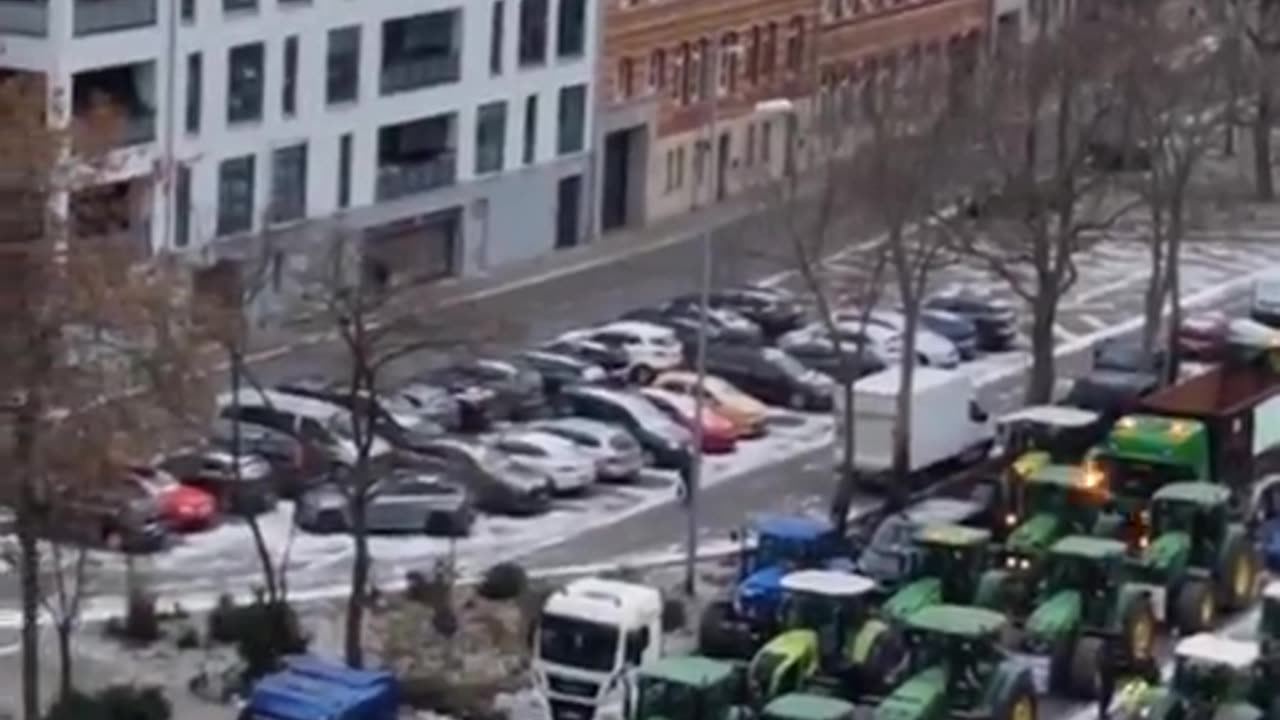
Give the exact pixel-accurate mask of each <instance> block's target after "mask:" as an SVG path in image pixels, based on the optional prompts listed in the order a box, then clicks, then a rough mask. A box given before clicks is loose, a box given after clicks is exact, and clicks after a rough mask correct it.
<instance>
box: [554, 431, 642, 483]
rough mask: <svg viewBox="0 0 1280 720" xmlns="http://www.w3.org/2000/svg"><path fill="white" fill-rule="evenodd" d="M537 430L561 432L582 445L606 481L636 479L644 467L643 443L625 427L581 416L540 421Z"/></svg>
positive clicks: (581, 448) (580, 448) (598, 472)
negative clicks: (641, 444)
mask: <svg viewBox="0 0 1280 720" xmlns="http://www.w3.org/2000/svg"><path fill="white" fill-rule="evenodd" d="M529 427H530V428H532V429H534V430H540V431H542V432H547V433H551V434H552V435H558V436H560V437H562V438H564V439H566V440H568V441H570V442H572V443H574V444H575V445H577V446H578V449H579V450H580V451H581V452H583V453H586V454H587V455H588V456H590V457H591V458H592V459H593V460H595V463H596V477H597V478H599V479H600V480H604V481H613V482H618V481H627V480H635V479H636V478H637V477H639V475H640V471H641V470H643V469H644V452H643V451H642V450H641V449H640V443H638V442H636V439H635V438H634V437H632V436H631V433H628V432H627V431H626V430H624V429H623V428H622V427H621V426H619V425H615V424H612V423H606V422H600V421H598V420H588V419H587V418H580V417H564V418H553V419H550V420H537V421H535V422H533V423H532V424H530V425H529Z"/></svg>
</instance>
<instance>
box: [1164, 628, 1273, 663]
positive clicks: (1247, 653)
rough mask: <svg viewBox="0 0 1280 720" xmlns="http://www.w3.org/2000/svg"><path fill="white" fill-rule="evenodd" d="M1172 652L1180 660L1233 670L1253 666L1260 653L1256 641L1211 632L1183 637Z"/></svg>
mask: <svg viewBox="0 0 1280 720" xmlns="http://www.w3.org/2000/svg"><path fill="white" fill-rule="evenodd" d="M1173 652H1174V655H1175V656H1176V657H1177V658H1178V659H1180V660H1194V661H1200V662H1205V663H1210V664H1213V665H1226V666H1228V667H1230V668H1231V669H1233V670H1246V669H1249V668H1251V667H1253V664H1254V663H1255V662H1257V661H1258V658H1259V656H1260V655H1261V652H1260V649H1259V647H1258V643H1257V642H1252V641H1248V640H1236V639H1234V638H1226V637H1220V636H1218V635H1214V634H1212V633H1196V634H1195V635H1192V636H1191V637H1188V638H1183V639H1182V640H1180V641H1178V645H1177V646H1176V647H1175V648H1174V651H1173Z"/></svg>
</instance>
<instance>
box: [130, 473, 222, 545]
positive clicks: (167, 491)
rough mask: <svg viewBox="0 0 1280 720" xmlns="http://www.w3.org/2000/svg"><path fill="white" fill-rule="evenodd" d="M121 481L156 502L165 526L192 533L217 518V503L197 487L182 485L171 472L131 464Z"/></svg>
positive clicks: (208, 525)
mask: <svg viewBox="0 0 1280 720" xmlns="http://www.w3.org/2000/svg"><path fill="white" fill-rule="evenodd" d="M125 481H126V482H128V483H130V484H131V485H133V486H134V487H135V488H137V489H139V490H141V491H142V492H144V493H146V494H147V495H148V496H150V497H151V498H152V499H154V500H155V501H156V504H157V505H159V508H160V517H161V518H162V519H163V520H164V523H165V525H166V526H167V527H168V528H169V529H170V530H174V531H177V532H194V531H198V530H205V529H208V528H210V527H212V526H213V525H214V524H216V523H217V521H218V502H217V500H216V499H215V498H214V497H213V495H211V494H209V493H207V492H205V491H204V490H201V489H200V488H195V487H191V486H189V485H183V484H182V483H180V482H178V480H177V478H175V477H174V476H173V475H171V474H169V473H167V472H165V471H164V470H160V469H158V468H153V467H149V466H146V465H131V466H129V467H128V468H127V469H126V475H125Z"/></svg>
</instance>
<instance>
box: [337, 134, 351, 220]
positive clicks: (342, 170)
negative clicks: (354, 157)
mask: <svg viewBox="0 0 1280 720" xmlns="http://www.w3.org/2000/svg"><path fill="white" fill-rule="evenodd" d="M350 206H351V133H343V135H342V137H341V138H339V139H338V207H339V208H347V207H350Z"/></svg>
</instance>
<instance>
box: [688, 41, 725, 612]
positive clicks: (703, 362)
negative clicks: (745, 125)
mask: <svg viewBox="0 0 1280 720" xmlns="http://www.w3.org/2000/svg"><path fill="white" fill-rule="evenodd" d="M707 49H708V55H709V57H706V58H703V62H705V63H709V64H710V70H707V71H704V75H703V77H704V78H707V79H709V80H710V83H702V84H701V85H700V89H701V90H702V91H703V92H707V87H706V86H707V85H708V84H709V85H710V86H711V88H710V97H711V109H710V112H709V117H708V119H707V125H706V129H707V131H708V135H710V137H709V138H708V139H707V140H706V143H707V144H706V145H705V148H706V151H705V153H704V152H703V150H702V147H700V146H698V145H696V144H695V146H694V147H695V148H697V149H695V150H694V155H695V157H694V162H695V163H697V164H698V167H700V168H702V172H701V173H697V172H695V173H694V183H693V190H692V198H693V201H692V203H691V206H692V207H691V209H690V212H696V211H697V210H698V186H699V185H701V184H702V183H701V182H700V181H702V180H703V179H706V178H710V182H709V183H708V185H709V186H711V191H712V192H715V191H716V189H717V188H716V183H717V182H718V181H720V180H721V178H720V173H719V172H718V171H717V169H718V167H719V163H721V162H724V159H723V158H719V157H717V155H718V153H717V151H718V148H717V147H716V140H717V138H716V124H717V121H718V119H719V100H720V68H719V64H720V63H719V60H720V44H719V39H718V38H717V39H716V40H714V41H712V42H711V43H709V44H708V45H707ZM704 160H709V162H704ZM699 244H700V245H701V247H702V277H701V279H700V280H699V283H698V344H697V351H696V355H695V358H694V373H695V375H696V380H695V383H694V387H695V388H696V392H694V394H693V420H694V422H693V457H692V461H691V463H690V466H689V473H688V478H687V481H686V487H685V502H686V512H685V519H686V520H687V522H688V525H687V527H686V528H685V565H684V590H685V593H686V594H687V595H689V597H693V596H694V595H695V594H696V593H697V590H698V492H699V486H700V485H701V484H702V460H703V453H702V443H703V428H702V413H703V407H704V403H705V399H704V398H703V395H704V389H703V388H704V387H705V386H706V380H707V333H708V330H709V328H708V326H707V305H708V304H709V303H710V296H711V267H712V265H711V263H712V250H711V231H710V230H709V229H706V230H703V231H702V236H701V238H699Z"/></svg>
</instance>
